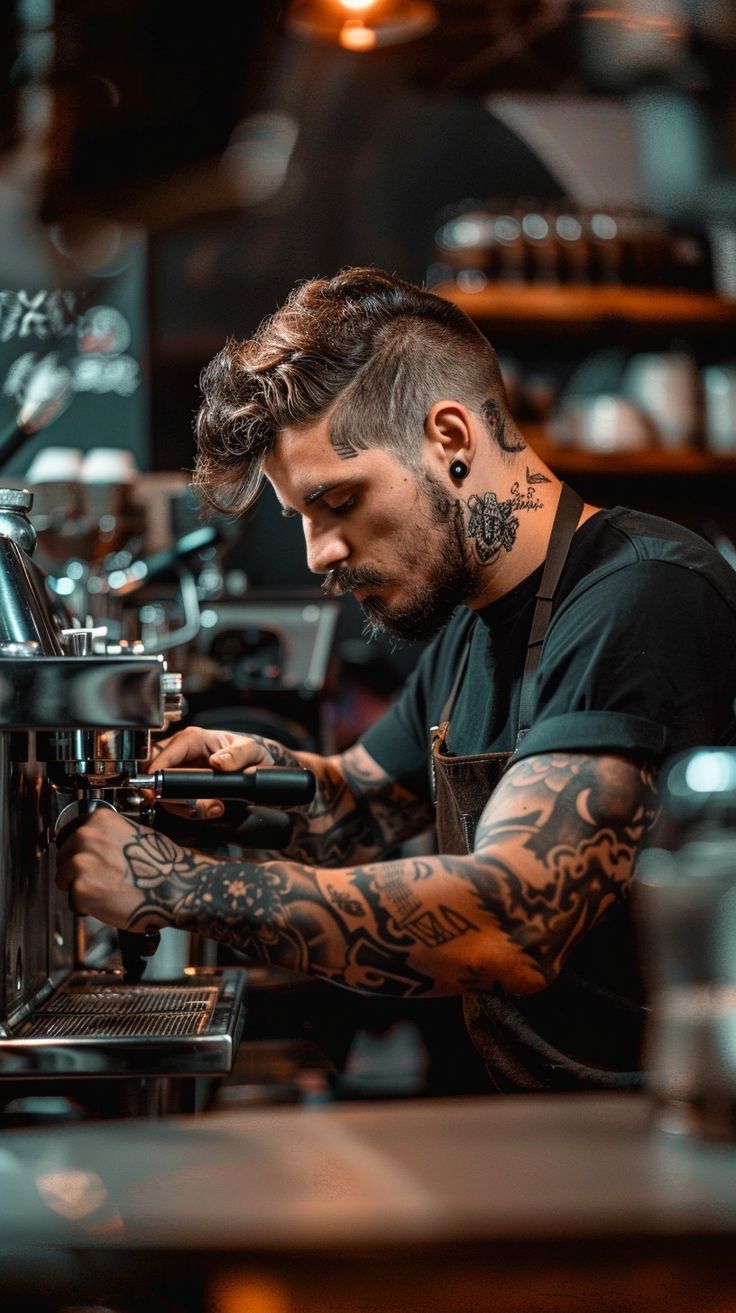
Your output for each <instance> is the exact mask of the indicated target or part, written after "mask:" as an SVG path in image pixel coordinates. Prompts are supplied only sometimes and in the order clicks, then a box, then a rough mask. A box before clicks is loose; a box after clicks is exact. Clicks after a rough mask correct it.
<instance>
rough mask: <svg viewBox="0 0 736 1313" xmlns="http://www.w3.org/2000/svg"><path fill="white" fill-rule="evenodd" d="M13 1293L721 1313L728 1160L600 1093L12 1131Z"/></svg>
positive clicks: (731, 1176) (8, 1226) (727, 1268)
mask: <svg viewBox="0 0 736 1313" xmlns="http://www.w3.org/2000/svg"><path fill="white" fill-rule="evenodd" d="M39 1282H40V1283H41V1284H40V1286H39V1285H38V1283H39ZM34 1283H35V1284H34ZM142 1289H143V1290H144V1291H145V1296H144V1295H142V1293H141V1291H142ZM30 1290H33V1291H34V1292H35V1295H36V1299H35V1303H34V1309H36V1308H44V1307H54V1308H56V1307H61V1305H62V1303H63V1302H66V1303H67V1304H68V1303H70V1302H73V1303H74V1304H79V1303H91V1302H94V1303H104V1304H105V1305H106V1306H108V1307H113V1308H118V1307H119V1304H118V1303H117V1302H115V1301H116V1300H122V1301H123V1305H122V1306H125V1307H129V1306H131V1307H136V1308H137V1307H141V1308H145V1310H146V1313H152V1311H154V1310H158V1309H159V1308H161V1309H163V1308H167V1309H168V1308H170V1307H171V1303H170V1302H167V1301H171V1300H172V1299H173V1300H174V1307H176V1308H180V1307H181V1308H182V1309H190V1308H191V1309H197V1310H200V1309H208V1310H209V1309H211V1310H212V1311H213V1313H214V1311H215V1310H218V1313H234V1311H235V1310H241V1309H242V1310H248V1313H341V1311H342V1310H343V1309H344V1310H345V1313H348V1310H349V1311H350V1313H363V1310H368V1309H369V1308H370V1309H371V1310H372V1309H374V1308H376V1307H378V1308H379V1309H381V1310H385V1313H414V1311H415V1310H416V1313H427V1311H429V1313H433V1311H434V1310H437V1313H455V1311H457V1313H485V1311H486V1310H488V1313H491V1310H493V1311H494V1313H495V1311H496V1310H498V1313H517V1310H518V1313H522V1310H524V1311H525V1313H548V1311H549V1313H551V1310H553V1309H554V1310H555V1313H585V1311H586V1310H590V1313H629V1310H630V1311H631V1313H634V1311H635V1313H649V1311H650V1310H651V1311H652V1313H654V1310H665V1309H666V1310H667V1311H668V1313H676V1311H677V1313H679V1310H682V1313H686V1311H687V1313H692V1311H693V1310H709V1313H716V1310H718V1313H726V1310H730V1309H731V1308H732V1307H733V1292H734V1291H735V1290H736V1147H733V1146H721V1145H713V1144H704V1143H698V1142H695V1141H688V1140H682V1139H679V1138H676V1137H669V1136H667V1135H666V1134H664V1133H663V1132H661V1131H657V1130H654V1129H653V1128H652V1125H651V1118H650V1110H649V1106H648V1104H647V1103H646V1101H645V1100H644V1099H643V1098H642V1097H640V1096H633V1095H612V1096H609V1095H598V1094H590V1095H582V1096H572V1095H571V1096H523V1095H520V1096H515V1097H510V1098H482V1099H477V1100H427V1101H421V1102H406V1103H393V1104H356V1105H325V1106H322V1107H314V1108H305V1107H295V1108H283V1109H274V1110H269V1111H261V1110H252V1111H245V1112H237V1113H217V1114H213V1115H210V1116H207V1117H204V1118H201V1119H193V1118H192V1119H173V1120H169V1121H163V1122H155V1123H151V1122H142V1121H141V1122H125V1123H107V1124H100V1125H90V1124H87V1125H83V1126H79V1127H76V1128H74V1127H70V1126H66V1127H58V1128H55V1129H53V1130H52V1129H49V1130H44V1131H40V1130H26V1131H7V1132H4V1133H3V1134H2V1136H0V1303H2V1302H3V1301H2V1298H1V1296H2V1294H3V1293H5V1295H6V1296H10V1295H12V1296H13V1297H14V1298H15V1299H16V1300H20V1299H21V1297H23V1298H26V1297H27V1296H28V1293H29V1291H30ZM44 1298H45V1299H46V1300H47V1304H44V1303H43V1299H44ZM57 1299H58V1300H59V1301H61V1302H60V1303H59V1304H57V1303H54V1301H55V1300H57ZM177 1300H178V1301H179V1302H178V1303H177V1302H176V1301H177ZM126 1301H128V1302H127V1303H126ZM141 1301H143V1302H141Z"/></svg>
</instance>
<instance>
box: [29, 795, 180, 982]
mask: <svg viewBox="0 0 736 1313" xmlns="http://www.w3.org/2000/svg"><path fill="white" fill-rule="evenodd" d="M100 807H104V808H106V809H108V810H109V811H117V808H116V807H113V805H112V803H111V802H107V800H106V799H105V798H77V799H76V800H75V801H74V802H70V803H69V805H68V806H67V807H64V808H63V810H62V811H60V812H59V815H58V816H57V818H56V825H55V826H54V839H55V840H56V844H57V847H58V846H59V845H61V844H62V843H64V842H65V841H66V840H67V839H68V838H69V837H70V835H72V834H73V833H74V831H75V830H77V829H79V826H80V825H83V824H84V822H85V820H86V819H87V817H88V816H91V815H92V812H93V811H97V809H98V808H100ZM160 943H161V934H160V931H158V930H142V931H133V930H118V945H119V947H120V957H121V960H122V963H123V972H124V974H125V979H126V980H127V981H128V983H129V984H131V985H137V984H138V982H139V980H141V979H142V977H143V973H144V971H145V969H146V962H147V961H148V958H149V957H153V955H154V953H155V952H156V949H157V948H158V946H159V944H160Z"/></svg>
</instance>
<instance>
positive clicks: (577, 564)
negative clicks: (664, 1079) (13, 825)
mask: <svg viewBox="0 0 736 1313" xmlns="http://www.w3.org/2000/svg"><path fill="white" fill-rule="evenodd" d="M203 393H204V400H203V404H202V407H201V410H200V413H199V416H198V421H197V434H198V461H197V468H196V472H195V482H196V483H197V485H198V486H199V489H200V490H201V492H202V493H203V494H204V495H205V497H206V498H207V499H208V500H209V501H210V502H211V503H212V504H213V505H215V506H217V507H219V508H220V509H221V510H225V511H227V512H229V513H233V512H236V513H240V512H243V511H245V509H246V508H247V507H248V505H249V504H250V503H251V501H252V500H253V498H254V496H255V495H256V493H257V490H258V488H259V486H260V484H261V482H262V479H263V478H264V476H265V478H266V479H268V481H269V482H270V483H271V485H272V487H273V488H274V490H275V492H276V495H277V497H278V499H279V501H280V503H281V505H282V509H283V514H284V515H287V516H292V515H299V516H300V517H301V520H302V524H303V528H304V535H305V540H306V550H307V557H308V561H309V565H310V567H311V569H312V570H313V571H315V572H316V573H318V574H322V575H324V576H325V582H324V588H325V591H326V592H327V593H328V594H329V595H331V596H340V595H343V594H345V593H347V592H352V593H353V594H354V595H355V597H356V598H357V599H358V601H359V602H360V604H361V606H362V607H363V610H364V612H365V615H366V621H367V624H368V626H369V627H374V626H375V627H378V628H381V629H385V630H387V631H388V632H389V633H392V634H396V635H397V636H398V637H400V638H402V637H403V638H410V639H427V640H430V641H429V644H428V646H427V647H426V649H425V650H424V652H423V654H422V656H421V659H420V660H419V662H418V664H417V667H416V668H415V670H414V671H413V672H412V674H411V676H410V677H409V679H408V682H407V684H406V687H405V689H404V690H403V693H402V694H401V696H400V697H399V699H398V700H397V702H396V703H395V705H394V706H393V707H392V708H391V709H390V710H389V711H388V713H387V714H386V715H385V716H383V717H382V718H381V719H380V720H379V721H378V722H377V723H376V724H375V725H373V726H372V727H371V728H370V729H369V730H368V731H367V732H366V733H365V734H364V735H363V736H362V738H361V740H360V741H359V742H358V743H357V744H356V745H355V746H354V747H352V748H350V749H349V750H348V751H346V752H344V753H341V754H340V755H337V756H332V757H318V756H314V755H311V754H308V753H302V752H292V751H289V750H286V749H285V748H283V747H281V746H280V745H279V744H277V743H275V742H272V741H270V740H268V739H263V738H259V737H249V736H243V735H235V734H228V733H225V732H224V731H213V730H204V729H196V728H191V729H187V730H184V731H182V732H181V733H179V734H176V735H174V736H173V737H172V738H170V739H169V740H168V741H166V742H165V743H163V744H160V745H159V747H158V749H157V754H156V757H155V767H156V769H158V768H166V767H172V766H184V765H187V766H204V765H210V766H212V767H214V768H215V769H219V770H234V769H243V768H246V767H249V766H269V765H274V764H275V765H294V764H297V765H302V766H305V767H308V768H309V769H310V770H312V771H313V772H314V774H315V776H316V779H317V792H316V796H315V799H314V801H313V802H312V803H311V804H310V805H309V806H308V807H303V808H300V809H295V811H294V819H295V825H294V832H293V837H292V840H291V842H290V844H289V847H288V848H287V849H286V850H285V851H284V852H283V853H280V854H278V855H274V856H273V857H272V858H271V859H270V860H263V861H256V860H254V859H253V858H252V857H250V858H249V857H247V856H244V857H242V858H238V859H233V858H228V859H226V860H221V859H215V858H213V857H212V856H210V855H206V854H204V853H201V852H198V851H195V850H193V849H190V848H185V847H182V846H179V845H177V844H175V843H173V842H172V841H171V840H169V839H168V838H165V837H163V836H160V835H157V834H156V833H154V832H153V831H151V830H149V829H147V828H146V827H145V826H142V825H138V824H135V823H134V822H132V821H130V820H128V819H126V818H124V817H122V816H119V815H114V814H112V813H96V814H94V815H93V816H92V817H91V818H90V819H89V821H88V822H86V823H85V825H84V826H83V827H82V828H81V829H80V830H79V831H77V833H76V834H75V835H74V836H73V837H72V838H71V839H70V840H69V841H68V842H67V843H66V844H65V845H64V847H63V849H62V851H61V853H60V870H59V882H60V884H61V885H62V887H64V888H66V889H68V890H69V893H70V897H71V901H72V906H73V907H74V908H75V910H76V911H78V912H84V913H90V914H92V915H94V916H97V917H99V918H101V919H102V920H105V921H108V922H110V923H111V924H113V925H116V926H119V927H125V928H127V929H130V930H143V929H145V928H147V927H161V926H169V925H171V926H178V927H180V928H184V929H188V930H193V931H196V932H197V933H199V934H202V935H205V936H209V937H211V938H213V939H216V940H219V941H220V942H222V943H224V944H227V945H230V946H232V947H234V948H236V949H239V950H242V951H243V952H245V953H247V954H248V955H250V956H251V957H252V958H254V959H255V960H257V961H264V962H270V963H276V964H279V965H281V966H286V967H288V968H292V969H293V970H294V971H297V972H301V973H305V972H306V973H312V974H314V975H316V976H318V977H320V978H321V979H323V980H326V981H330V982H332V983H334V984H336V985H342V986H344V987H347V988H348V989H354V990H359V991H364V992H368V993H375V994H386V995H393V996H404V997H416V998H420V997H423V996H430V995H437V994H461V995H462V997H463V1005H464V1012H465V1018H466V1023H467V1025H468V1028H469V1031H470V1033H471V1036H472V1037H473V1039H474V1041H475V1043H476V1045H477V1047H478V1049H479V1050H480V1052H481V1054H482V1055H483V1058H484V1059H485V1063H486V1066H487V1069H488V1075H489V1084H490V1086H491V1087H492V1088H496V1089H503V1090H518V1089H524V1090H538V1089H563V1088H564V1089H567V1088H589V1087H596V1086H599V1087H607V1086H608V1087H610V1086H613V1087H615V1086H621V1085H627V1084H631V1083H633V1082H634V1081H635V1079H636V1076H635V1072H636V1068H637V1062H638V1045H639V1029H640V1020H641V1010H640V997H639V986H638V980H637V973H636V970H635V965H634V956H633V952H632V943H631V934H630V927H629V921H628V916H627V895H628V891H629V885H630V880H631V875H632V868H633V865H634V861H635V858H636V854H637V850H638V848H639V846H640V844H641V843H642V841H643V840H644V838H645V836H646V834H647V831H648V829H649V827H650V826H651V824H652V821H653V818H654V814H655V808H656V797H655V789H654V776H655V771H656V767H657V765H658V763H659V762H660V760H661V759H662V757H663V755H664V754H666V753H670V752H673V751H679V750H683V749H686V748H688V747H691V746H693V745H697V744H703V743H715V742H717V741H719V740H720V739H721V738H722V737H723V735H724V733H725V732H726V727H727V726H728V724H729V723H730V721H731V718H732V714H733V713H732V708H733V701H734V695H735V693H736V576H735V575H734V574H733V572H732V571H731V569H730V568H729V567H728V566H727V565H726V564H725V562H724V561H722V559H721V558H720V557H719V556H718V555H717V554H716V553H715V552H714V551H713V550H712V549H711V548H710V547H709V546H708V545H707V544H706V543H705V542H703V541H702V540H701V539H699V538H698V537H696V536H695V535H693V534H691V533H689V532H688V531H686V530H685V529H682V528H680V527H679V526H677V525H674V524H670V523H668V522H666V521H663V520H658V519H655V518H653V517H649V516H645V515H641V514H638V513H636V512H633V511H629V510H624V509H621V508H618V509H615V510H599V509H596V508H595V507H593V506H588V505H583V504H582V502H581V501H580V499H579V498H578V497H577V496H576V495H575V494H574V493H573V492H572V491H571V490H570V489H569V488H567V487H565V486H564V485H562V484H560V482H559V480H558V479H556V478H555V476H554V475H553V474H552V472H551V471H550V470H549V469H548V468H547V467H546V466H545V465H544V463H543V462H542V461H541V460H540V458H539V457H538V456H537V455H536V453H535V452H534V451H533V450H532V449H531V448H529V447H528V446H527V445H526V443H525V441H524V439H523V437H522V435H521V434H520V433H519V431H518V430H517V428H516V426H515V425H514V422H513V420H512V418H511V415H510V413H509V409H508V403H507V400H506V396H505V393H504V389H503V383H502V380H501V376H500V372H499V369H498V363H497V360H496V357H495V354H494V352H493V350H492V348H491V347H490V346H489V344H488V343H487V342H486V340H485V339H484V338H483V337H482V335H481V334H480V333H479V332H478V330H477V329H476V328H475V326H474V325H473V324H472V323H471V322H470V321H469V320H468V319H467V318H466V317H465V316H464V315H463V314H462V313H461V312H460V311H459V310H457V309H456V308H455V307H454V306H452V305H450V304H449V303H447V302H445V301H443V300H441V299H439V298H438V297H435V296H433V295H431V294H430V293H428V292H425V291H422V290H420V289H419V288H416V287H414V286H411V285H409V284H407V283H404V282H402V281H400V280H398V279H395V278H392V277H389V276H387V275H385V274H382V273H380V272H377V271H376V270H372V269H349V270H347V271H344V272H342V273H341V274H339V275H338V276H336V277H335V278H332V279H329V280H316V281H313V282H308V283H305V284H303V285H302V286H300V287H298V288H297V289H296V290H295V291H294V293H293V294H292V296H291V297H290V298H289V300H288V301H287V303H286V304H285V305H284V306H283V308H282V309H281V310H279V311H278V312H277V313H276V314H275V315H274V316H273V318H272V319H270V320H267V321H266V322H265V323H264V324H263V325H262V326H261V328H260V329H259V331H258V333H257V334H256V335H255V337H254V338H252V339H251V340H249V341H245V342H239V343H238V342H229V343H228V344H227V346H226V347H225V348H224V349H223V350H222V352H220V354H219V355H218V356H217V357H216V358H215V360H213V361H212V362H211V364H210V365H209V366H208V368H207V370H206V371H205V373H204V375H203ZM683 617H685V619H684V620H683ZM430 762H431V770H430V769H429V766H430ZM220 810H221V805H220V804H219V803H217V802H215V801H211V802H208V803H205V802H203V803H201V804H200V812H201V815H203V816H214V815H216V814H219V812H220ZM431 825H435V826H436V833H437V850H438V851H437V854H436V855H434V856H428V857H416V856H411V857H400V858H398V859H396V858H394V859H390V860H387V859H386V854H388V853H392V852H394V853H395V852H396V850H397V847H400V845H401V844H402V843H403V842H404V841H405V840H407V839H410V838H411V837H412V836H415V835H417V834H419V833H421V832H423V831H425V830H426V829H427V828H428V827H429V826H431Z"/></svg>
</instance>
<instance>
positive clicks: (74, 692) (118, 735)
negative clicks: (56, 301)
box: [0, 488, 314, 1115]
mask: <svg viewBox="0 0 736 1313" xmlns="http://www.w3.org/2000/svg"><path fill="white" fill-rule="evenodd" d="M31 506H32V495H31V494H30V493H28V492H27V491H25V490H23V489H16V488H0V1113H1V1112H2V1109H3V1107H4V1106H5V1105H6V1103H7V1101H8V1099H13V1098H17V1096H18V1092H19V1091H24V1092H27V1091H28V1090H30V1089H33V1090H36V1091H38V1090H42V1089H43V1088H47V1089H48V1088H55V1089H56V1088H59V1087H60V1086H61V1087H65V1088H66V1087H67V1086H69V1087H71V1088H74V1089H75V1090H76V1091H77V1094H76V1096H75V1097H76V1098H77V1099H78V1100H79V1099H80V1098H81V1102H82V1103H83V1104H84V1102H85V1095H84V1089H85V1088H86V1087H89V1088H90V1089H94V1091H99V1090H106V1091H107V1094H106V1096H105V1097H104V1098H103V1111H104V1112H105V1113H106V1114H109V1113H110V1112H111V1111H112V1115H130V1114H131V1113H133V1114H137V1115H155V1114H157V1113H162V1112H171V1111H178V1110H194V1109H195V1108H196V1107H197V1096H196V1089H197V1084H198V1083H200V1084H201V1083H202V1082H201V1081H200V1078H205V1081H204V1083H206V1081H207V1079H209V1080H210V1081H212V1080H213V1079H215V1078H217V1077H221V1076H223V1075H225V1074H227V1072H228V1071H229V1070H230V1069H231V1066H232V1063H233V1060H234V1056H235V1052H236V1048H237V1044H238V1041H239V1038H240V1035H241V1032H242V1028H243V1022H244V1015H245V1009H244V999H245V992H246V972H245V970H244V969H243V968H241V967H239V966H227V967H223V968H218V967H214V966H202V965H196V964H195V963H190V965H187V966H185V967H183V969H182V970H181V971H180V972H179V973H178V974H177V975H176V976H175V977H174V978H172V979H164V980H159V979H156V980H154V981H151V982H150V983H147V982H145V981H143V980H142V975H143V972H144V970H145V966H146V961H147V959H148V958H149V957H150V955H151V954H152V953H153V952H155V949H156V946H157V940H158V932H155V931H154V932H149V933H147V934H132V933H130V932H120V934H119V942H118V943H117V944H116V943H115V942H114V940H115V932H113V931H111V930H110V929H109V928H108V927H104V926H102V925H101V924H100V923H98V922H93V921H91V920H90V918H77V917H75V916H74V915H73V914H72V912H71V911H70V909H69V906H68V900H67V896H66V894H63V893H60V892H59V891H58V890H57V888H56V885H55V879H54V877H55V855H56V840H57V838H58V836H59V834H60V833H61V832H63V830H64V829H65V827H66V826H67V825H70V824H71V825H76V824H80V823H81V824H83V823H84V814H85V812H87V811H89V810H90V809H91V808H93V807H96V806H113V807H117V808H120V809H122V810H124V811H125V812H126V813H127V814H130V815H132V816H138V817H141V816H142V817H143V819H145V820H147V821H150V820H151V819H152V816H151V814H150V804H149V811H148V812H146V811H143V812H142V810H141V809H142V808H143V806H144V804H143V799H144V797H148V798H150V796H151V791H153V793H154V794H155V795H156V796H157V797H166V796H178V797H181V796H187V797H192V796H203V794H204V793H206V792H208V791H209V792H210V793H211V794H215V793H216V794H217V795H218V796H220V794H221V792H222V791H223V790H224V791H225V792H228V793H229V795H230V796H231V797H238V798H240V799H243V798H249V799H250V801H251V802H252V801H256V802H257V801H258V800H259V796H260V793H259V788H260V792H264V790H265V793H266V794H267V795H268V798H269V800H270V801H272V802H274V803H277V804H289V803H294V802H297V803H299V802H305V801H307V800H308V798H309V796H310V792H313V788H314V783H313V779H312V777H311V776H309V774H308V772H302V771H298V772H297V771H293V772H281V771H278V770H274V771H269V772H264V771H259V772H255V773H251V775H250V776H248V777H246V776H239V777H238V778H237V779H236V778H234V777H232V778H231V777H228V779H227V783H226V784H224V783H223V781H222V780H216V779H215V778H214V776H213V774H212V773H211V772H210V773H204V774H205V775H208V778H206V779H204V778H203V777H202V775H203V773H201V772H200V773H190V772H188V771H181V772H178V771H175V772H159V773H158V775H151V776H146V775H144V774H142V771H143V769H144V766H145V764H146V763H147V761H148V760H149V758H150V755H151V736H152V734H154V733H155V732H156V731H162V730H165V729H167V728H168V726H169V724H170V723H171V722H172V721H173V720H175V719H177V718H178V716H179V715H180V714H181V691H180V690H181V681H180V677H179V676H178V675H176V674H173V673H171V672H169V671H168V670H167V668H166V662H165V660H164V658H163V657H162V656H161V655H160V654H155V655H150V654H149V655H141V654H140V653H139V652H138V651H136V649H135V646H134V645H130V646H129V647H128V648H127V649H125V648H124V647H123V648H121V645H120V644H117V645H116V646H115V648H114V649H113V650H112V651H106V650H102V651H100V650H99V635H98V634H97V633H96V631H94V630H92V629H84V628H81V627H80V626H79V624H78V623H76V624H75V622H74V619H73V617H71V616H70V615H68V614H66V613H65V612H64V610H63V608H62V607H61V605H60V604H57V603H56V602H55V601H54V599H53V597H52V595H51V593H50V592H49V590H48V589H47V588H46V581H45V578H44V576H43V574H42V572H41V571H40V570H39V569H38V568H37V567H36V565H35V564H34V562H33V559H32V553H33V548H34V545H35V530H34V527H33V524H32V523H31V520H30V518H29V512H30V510H31ZM257 776H261V777H264V776H267V777H268V778H267V779H266V780H263V778H262V779H261V782H260V786H259V781H258V779H257ZM282 776H284V777H285V776H289V778H288V779H287V778H280V777H282ZM277 777H279V778H277ZM292 777H293V778H292ZM238 780H239V781H240V783H238ZM143 789H145V794H144V793H143V792H142V790H143ZM193 790H194V791H193ZM255 832H256V833H257V832H258V827H256V831H255ZM163 933H164V934H167V935H168V934H174V935H176V934H177V933H178V932H176V931H168V930H166V931H164V932H163ZM110 1090H115V1092H116V1093H115V1097H112V1096H111V1095H110ZM94 1097H97V1094H95V1096H94ZM87 1102H89V1100H87ZM97 1115H99V1112H98V1113H97Z"/></svg>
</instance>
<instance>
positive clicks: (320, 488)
mask: <svg viewBox="0 0 736 1313" xmlns="http://www.w3.org/2000/svg"><path fill="white" fill-rule="evenodd" d="M344 482H345V480H344V479H336V480H335V481H334V482H333V483H318V484H317V486H316V488H312V489H310V491H309V492H307V493H305V494H304V505H305V506H313V505H314V503H315V502H318V501H319V499H320V497H324V496H325V495H326V494H327V493H328V492H334V491H335V488H341V487H342V485H343V483H344ZM281 514H282V515H283V516H285V518H286V519H290V518H291V517H292V516H293V515H298V514H299V511H295V510H294V508H293V506H283V505H282V507H281Z"/></svg>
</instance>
